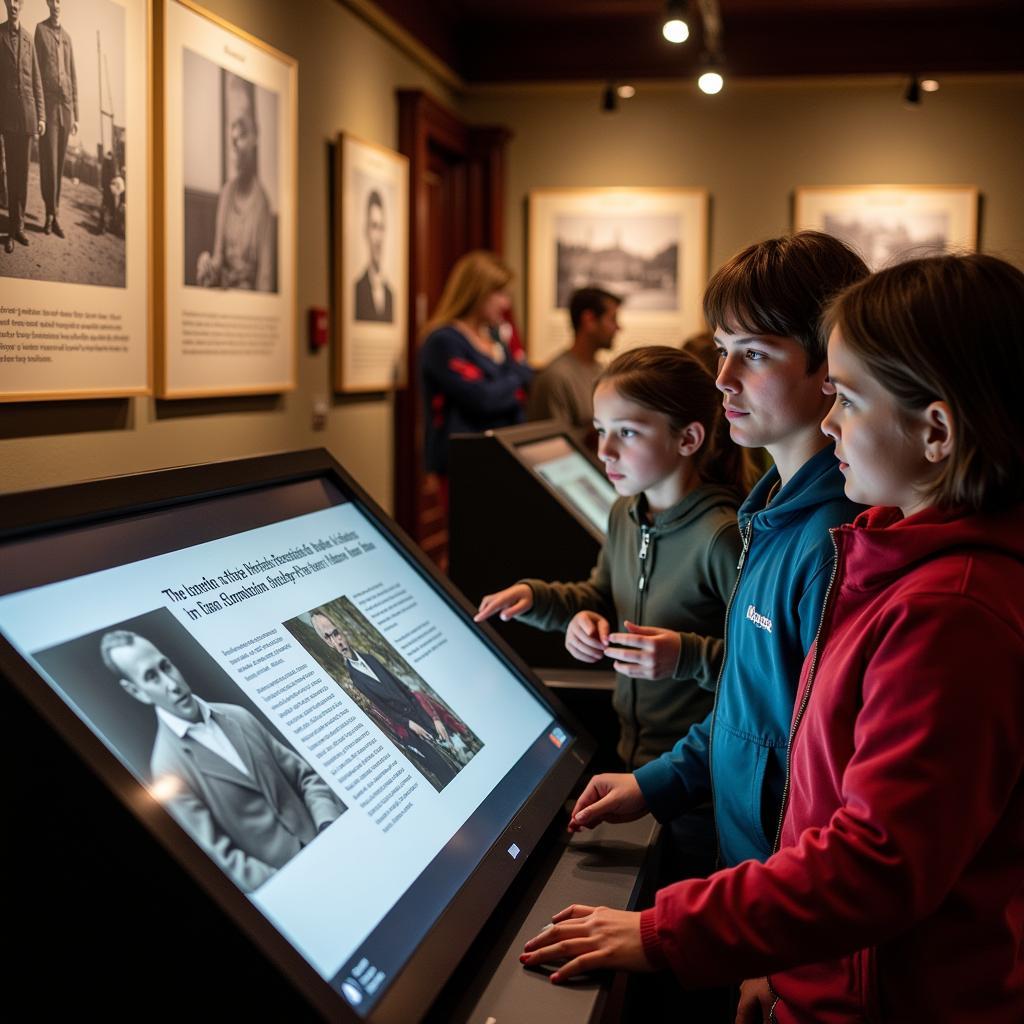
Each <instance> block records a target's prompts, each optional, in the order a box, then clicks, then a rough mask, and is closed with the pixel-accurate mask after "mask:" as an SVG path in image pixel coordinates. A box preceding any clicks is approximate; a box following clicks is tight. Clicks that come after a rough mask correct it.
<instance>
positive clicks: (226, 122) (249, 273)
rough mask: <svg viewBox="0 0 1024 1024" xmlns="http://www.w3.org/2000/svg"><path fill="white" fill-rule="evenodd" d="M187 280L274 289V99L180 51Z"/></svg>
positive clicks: (202, 284) (210, 285) (193, 283)
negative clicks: (181, 54) (181, 57)
mask: <svg viewBox="0 0 1024 1024" xmlns="http://www.w3.org/2000/svg"><path fill="white" fill-rule="evenodd" d="M183 64H184V66H183V69H182V85H183V92H184V96H183V102H184V108H183V117H182V131H183V154H182V155H183V159H184V188H185V197H184V202H185V223H184V232H185V238H184V242H185V249H184V257H185V266H184V280H185V284H186V285H189V286H193V287H198V288H230V289H238V290H243V291H257V292H276V291H277V253H278V238H277V235H278V210H279V203H278V166H277V150H278V146H277V138H278V96H277V93H276V92H273V91H272V90H270V89H265V88H263V87H262V86H259V85H256V84H255V83H253V82H251V81H249V80H248V79H246V78H242V77H241V76H239V75H236V74H235V73H234V72H232V71H229V70H227V69H226V68H222V67H220V66H218V65H217V64H215V63H213V62H212V61H210V60H207V59H206V58H205V57H202V56H200V55H199V54H197V53H193V52H192V51H191V50H188V49H185V50H184V52H183Z"/></svg>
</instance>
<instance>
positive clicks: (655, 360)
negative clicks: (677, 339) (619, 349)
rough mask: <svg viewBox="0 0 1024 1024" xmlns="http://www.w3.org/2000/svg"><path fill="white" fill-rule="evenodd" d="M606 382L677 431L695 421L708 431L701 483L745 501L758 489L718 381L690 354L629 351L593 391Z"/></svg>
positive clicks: (699, 464) (663, 349)
mask: <svg viewBox="0 0 1024 1024" xmlns="http://www.w3.org/2000/svg"><path fill="white" fill-rule="evenodd" d="M605 381H608V382H610V383H612V384H614V386H615V390H616V391H618V393H619V394H620V395H622V397H623V398H628V399H629V400H630V401H631V402H636V403H637V404H638V405H642V406H644V407H645V408H647V409H652V410H654V412H660V413H664V414H665V415H666V416H667V417H668V422H669V426H670V427H671V428H672V430H674V431H679V430H682V429H683V427H685V426H686V425H687V424H688V423H694V422H696V423H699V424H700V425H701V426H702V427H703V428H704V443H703V444H702V445H701V447H700V449H699V450H698V451H697V453H696V454H695V455H694V464H695V466H696V468H697V472H698V473H699V474H700V476H701V479H702V480H706V481H707V482H708V483H716V484H723V485H724V486H726V487H732V488H734V489H735V491H736V492H737V494H738V495H739V496H740V497H743V496H745V495H746V493H747V491H749V490H750V488H751V487H752V486H753V483H754V480H755V479H756V477H757V475H758V474H757V470H756V467H754V465H753V463H752V462H751V460H749V459H748V457H747V454H746V452H745V451H744V450H743V449H742V448H740V447H739V446H738V445H736V444H734V443H733V441H732V439H731V438H730V437H729V424H728V422H727V421H726V419H725V415H724V414H723V412H722V396H721V395H720V394H719V392H718V388H716V387H715V379H714V377H712V376H711V374H710V373H708V371H707V370H706V369H704V367H703V366H702V365H701V364H700V361H699V360H698V359H696V358H695V357H694V356H692V355H690V353H689V352H684V351H683V350H682V349H678V348H670V347H669V346H667V345H649V346H647V347H645V348H632V349H628V350H627V351H625V352H623V353H622V354H621V355H618V356H616V357H615V359H613V360H612V361H611V362H610V363H609V364H608V366H607V367H606V369H605V370H604V372H603V373H602V374H601V376H600V377H598V378H597V381H596V383H595V385H594V386H595V387H597V385H598V384H601V383H604V382H605Z"/></svg>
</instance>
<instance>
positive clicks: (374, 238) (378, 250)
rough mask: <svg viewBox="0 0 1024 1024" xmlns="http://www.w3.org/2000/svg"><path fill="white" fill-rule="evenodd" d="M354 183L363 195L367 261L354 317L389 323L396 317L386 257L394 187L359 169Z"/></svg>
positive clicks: (358, 287) (358, 285) (360, 280)
mask: <svg viewBox="0 0 1024 1024" xmlns="http://www.w3.org/2000/svg"><path fill="white" fill-rule="evenodd" d="M355 182H356V188H357V190H358V191H359V193H360V194H361V195H362V196H363V200H362V213H363V220H362V237H363V240H364V241H365V243H366V263H365V265H364V267H363V272H362V274H360V276H359V278H358V279H357V280H356V282H355V288H354V291H355V296H354V297H355V304H354V309H355V319H356V320H363V321H371V322H374V321H375V322H377V323H388V324H390V323H392V322H393V321H394V318H395V314H394V298H393V295H392V291H391V283H390V280H389V274H388V267H387V263H386V260H385V257H386V246H387V237H388V232H389V231H390V229H391V224H390V211H391V210H392V209H394V203H393V202H392V201H390V200H391V199H392V196H393V193H394V188H393V187H389V186H387V185H385V184H384V183H382V182H376V181H373V180H372V179H370V178H367V177H366V176H365V175H363V174H362V173H360V172H359V171H357V172H356V174H355Z"/></svg>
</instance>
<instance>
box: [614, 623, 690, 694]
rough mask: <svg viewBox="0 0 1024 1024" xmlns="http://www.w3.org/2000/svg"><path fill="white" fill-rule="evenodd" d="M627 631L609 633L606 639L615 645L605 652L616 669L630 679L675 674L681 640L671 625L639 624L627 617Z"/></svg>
mask: <svg viewBox="0 0 1024 1024" xmlns="http://www.w3.org/2000/svg"><path fill="white" fill-rule="evenodd" d="M625 625H626V629H627V630H629V632H628V633H612V635H611V636H610V637H608V641H609V643H611V644H614V645H615V646H613V647H609V648H608V649H607V650H606V651H605V652H604V656H605V657H606V658H611V659H612V661H613V662H614V666H613V667H614V669H615V671H616V672H621V673H622V675H624V676H629V678H630V679H665V678H667V677H669V676H672V675H675V671H676V666H677V665H678V664H679V649H680V647H681V646H682V641H681V640H680V638H679V634H678V633H677V632H676V631H675V630H673V629H658V628H657V627H655V626H638V625H636V623H633V622H629V621H628V620H627V621H626V624H625Z"/></svg>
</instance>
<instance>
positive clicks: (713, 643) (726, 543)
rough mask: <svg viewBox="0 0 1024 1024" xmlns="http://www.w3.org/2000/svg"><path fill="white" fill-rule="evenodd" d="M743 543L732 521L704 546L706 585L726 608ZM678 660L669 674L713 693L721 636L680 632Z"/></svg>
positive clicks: (722, 651)
mask: <svg viewBox="0 0 1024 1024" xmlns="http://www.w3.org/2000/svg"><path fill="white" fill-rule="evenodd" d="M742 549H743V541H742V539H741V538H740V531H739V527H738V526H737V525H736V523H735V522H730V523H728V524H727V525H725V526H723V527H722V529H721V530H719V531H718V533H717V534H716V535H715V537H714V538H713V540H712V541H711V543H710V544H709V545H708V549H707V550H708V557H707V562H706V563H705V569H704V571H705V572H706V574H707V580H708V584H709V585H710V586H711V587H712V588H713V589H714V591H715V593H716V594H718V596H719V597H720V598H721V600H722V605H723V607H724V606H727V605H728V603H729V599H730V598H731V596H732V591H733V587H734V586H735V585H736V574H737V572H738V571H739V570H738V568H737V566H738V564H739V560H740V552H741V551H742ZM679 638H680V645H679V661H678V662H677V663H676V671H675V674H674V675H673V678H674V679H678V680H695V681H696V683H697V685H698V686H700V687H701V689H704V690H710V691H711V692H714V690H715V687H716V686H717V685H718V675H719V672H720V671H721V669H722V655H723V653H724V651H725V644H724V642H723V640H722V638H721V637H717V636H701V635H700V634H698V633H680V634H679Z"/></svg>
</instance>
